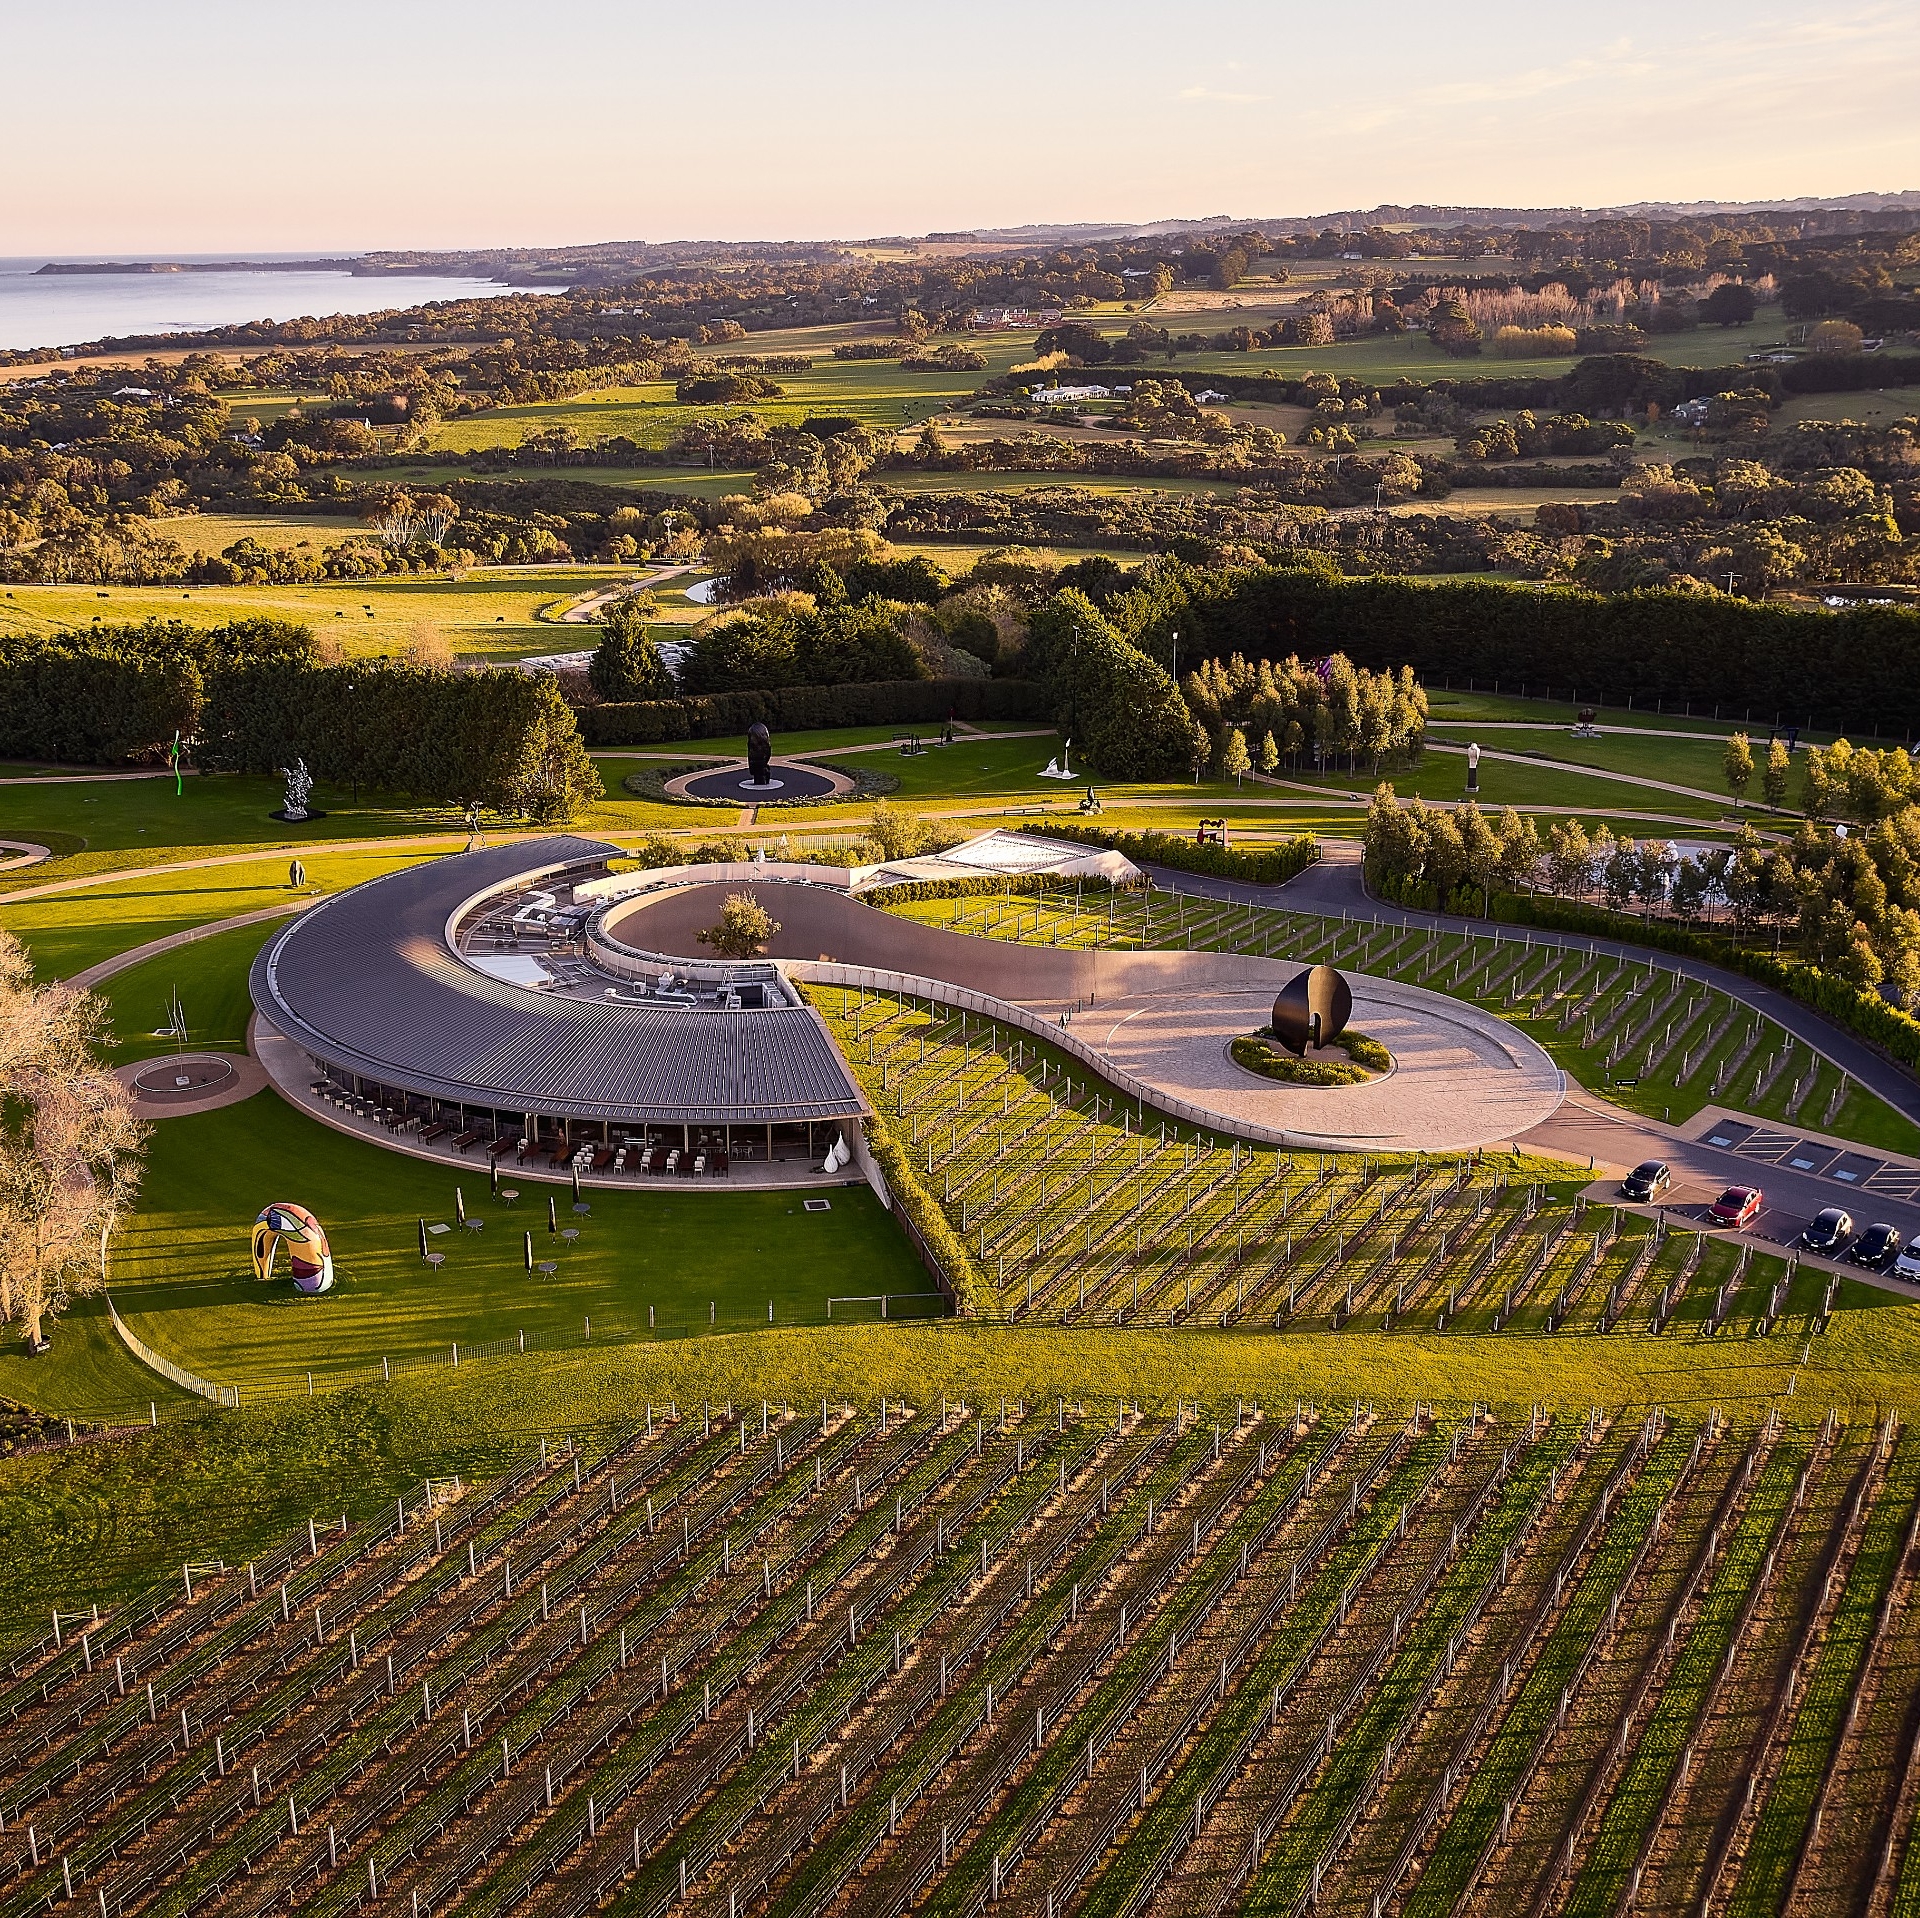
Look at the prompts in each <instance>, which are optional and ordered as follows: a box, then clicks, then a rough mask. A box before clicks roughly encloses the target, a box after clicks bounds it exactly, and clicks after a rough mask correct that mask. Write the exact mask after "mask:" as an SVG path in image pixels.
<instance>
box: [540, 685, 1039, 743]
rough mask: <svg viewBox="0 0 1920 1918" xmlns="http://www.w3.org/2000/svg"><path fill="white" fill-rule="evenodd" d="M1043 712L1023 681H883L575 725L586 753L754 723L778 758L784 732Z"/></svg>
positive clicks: (698, 701) (606, 714)
mask: <svg viewBox="0 0 1920 1918" xmlns="http://www.w3.org/2000/svg"><path fill="white" fill-rule="evenodd" d="M1044 711H1045V704H1044V701H1043V700H1042V698H1041V695H1040V690H1039V688H1038V687H1036V686H1033V685H1031V684H1029V683H1028V682H1027V681H1025V680H1021V679H883V680H875V681H870V682H868V683H867V684H865V685H852V686H783V687H778V688H775V689H773V690H770V691H765V692H751V693H705V694H700V695H696V696H692V697H689V698H685V699H647V700H634V701H631V702H624V703H621V704H617V705H606V706H582V707H580V708H579V709H578V711H577V713H576V715H575V717H576V718H577V719H578V721H579V724H580V736H581V737H582V738H583V739H584V740H585V741H586V742H587V744H588V745H589V746H652V745H657V744H659V743H660V742H662V741H664V740H673V739H725V738H728V737H730V736H731V735H732V734H734V733H744V732H745V731H746V730H747V728H748V727H749V726H751V725H753V724H754V723H755V722H756V721H758V722H760V723H761V724H763V725H765V726H766V727H767V728H768V729H769V730H770V731H772V732H773V733H774V734H775V739H774V750H775V751H776V752H777V751H778V750H779V746H780V741H779V738H778V735H779V733H780V732H781V730H782V729H785V730H788V731H797V730H813V729H816V728H820V727H826V726H904V725H918V726H937V725H939V724H941V723H942V722H944V721H945V720H946V719H947V717H948V716H949V715H950V714H951V715H952V717H954V718H955V719H1038V718H1040V717H1042V715H1043V714H1044Z"/></svg>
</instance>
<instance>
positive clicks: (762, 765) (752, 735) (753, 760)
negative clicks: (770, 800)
mask: <svg viewBox="0 0 1920 1918" xmlns="http://www.w3.org/2000/svg"><path fill="white" fill-rule="evenodd" d="M772 763H773V735H772V734H771V733H770V732H768V731H767V728H766V725H765V722H764V721H761V720H758V719H756V720H755V721H754V722H753V724H752V725H751V726H749V727H748V728H747V776H748V777H749V778H750V779H751V780H752V781H753V783H754V784H755V785H756V786H764V785H765V784H766V783H767V768H768V767H769V766H770V765H772Z"/></svg>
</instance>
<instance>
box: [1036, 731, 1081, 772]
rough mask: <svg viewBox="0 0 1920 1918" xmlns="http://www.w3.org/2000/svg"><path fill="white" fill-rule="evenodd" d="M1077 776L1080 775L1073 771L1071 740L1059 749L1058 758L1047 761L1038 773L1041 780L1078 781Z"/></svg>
mask: <svg viewBox="0 0 1920 1918" xmlns="http://www.w3.org/2000/svg"><path fill="white" fill-rule="evenodd" d="M1079 776H1080V775H1079V774H1078V773H1076V772H1075V771H1074V770H1073V741H1072V740H1071V739H1069V740H1068V741H1067V743H1066V744H1065V745H1064V746H1063V747H1062V748H1061V749H1060V757H1059V758H1058V759H1049V760H1048V761H1047V763H1046V765H1045V766H1044V767H1043V768H1042V769H1041V773H1040V777H1041V778H1042V779H1078V778H1079Z"/></svg>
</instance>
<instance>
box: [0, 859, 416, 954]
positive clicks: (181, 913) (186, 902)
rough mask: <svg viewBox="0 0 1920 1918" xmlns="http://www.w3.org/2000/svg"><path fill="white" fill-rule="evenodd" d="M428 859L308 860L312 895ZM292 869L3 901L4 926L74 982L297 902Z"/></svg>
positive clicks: (163, 879)
mask: <svg viewBox="0 0 1920 1918" xmlns="http://www.w3.org/2000/svg"><path fill="white" fill-rule="evenodd" d="M426 856H427V855H426V854H425V853H422V852H408V853H398V852H391V851H385V850H382V849H380V848H378V847H375V846H369V847H367V848H366V849H365V850H364V851H362V850H358V849H356V850H353V851H348V852H332V853H312V854H304V853H303V854H302V855H301V857H302V859H303V861H304V863H305V865H306V870H307V884H308V887H309V888H310V889H311V888H313V887H319V888H321V889H323V890H325V891H328V892H337V891H340V890H342V889H343V888H345V887H347V886H353V885H358V884H359V883H360V882H361V881H362V880H366V879H373V878H377V877H378V876H379V875H380V874H381V873H383V872H392V871H393V870H395V868H397V867H400V866H405V865H411V864H413V863H414V862H415V861H416V860H418V859H421V858H424V857H426ZM287 867H288V855H287V854H286V853H284V852H278V853H269V854H266V855H264V856H263V857H260V858H257V859H244V860H240V861H237V862H235V863H234V864H231V865H214V866H199V867H187V868H185V869H184V870H180V871H177V872H175V871H169V872H163V873H155V874H152V875H151V876H149V877H146V878H137V879H120V880H115V881H113V882H111V883H109V884H106V885H100V886H89V887H87V888H85V889H84V890H81V891H78V892H69V893H50V894H48V895H46V896H45V897H43V898H39V899H27V900H23V901H20V902H19V903H17V904H13V905H8V904H6V903H5V902H4V901H0V926H4V927H5V928H6V930H7V931H9V932H11V933H13V934H14V935H15V936H16V937H18V938H19V939H21V940H23V941H25V943H26V945H27V948H28V950H29V951H30V952H31V953H32V954H33V959H34V964H35V966H36V968H37V969H38V970H39V972H40V973H41V975H42V976H43V977H51V978H68V977H70V976H71V975H72V974H74V973H76V972H79V971H82V970H83V969H84V968H86V967H88V966H91V965H94V964H96V963H97V962H98V961H100V960H102V959H105V958H109V957H111V956H112V955H113V954H114V953H117V952H125V951H127V950H128V949H129V948H131V947H133V946H139V945H144V944H146V942H147V941H148V940H150V939H159V938H163V937H165V936H166V935H168V934H170V933H175V932H184V931H185V930H186V929H187V928H188V927H190V926H198V925H205V924H208V923H209V922H211V921H213V920H216V919H231V918H233V917H235V916H236V915H237V914H240V913H243V912H257V911H259V910H260V909H261V908H262V907H265V906H272V905H278V904H281V903H282V902H284V901H285V900H287V899H289V898H291V897H293V894H292V893H291V892H290V891H289V889H288V886H287ZM42 870H44V869H42Z"/></svg>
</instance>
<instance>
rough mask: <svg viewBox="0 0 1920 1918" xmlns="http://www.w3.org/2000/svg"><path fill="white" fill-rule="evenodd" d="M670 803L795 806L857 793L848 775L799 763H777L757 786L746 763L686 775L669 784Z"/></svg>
mask: <svg viewBox="0 0 1920 1918" xmlns="http://www.w3.org/2000/svg"><path fill="white" fill-rule="evenodd" d="M664 790H665V794H666V797H667V798H669V799H696V800H705V801H707V802H708V803H712V802H713V801H716V800H717V801H720V802H721V803H723V804H727V805H737V806H766V805H783V804H784V805H792V804H793V803H794V802H795V801H801V802H805V801H819V800H827V799H840V798H844V797H845V796H846V795H847V794H849V793H851V792H852V791H853V790H854V782H853V781H852V780H851V779H849V778H848V777H847V775H846V774H845V773H837V772H828V771H827V770H826V769H825V768H824V767H820V766H803V765H801V764H799V763H798V762H797V761H795V760H791V759H776V760H775V761H774V762H773V764H772V765H771V766H769V767H768V768H767V777H766V779H765V780H764V781H763V782H760V783H756V782H755V780H754V777H753V772H752V769H751V768H750V767H749V766H747V765H746V764H745V762H744V761H743V762H742V763H741V764H739V765H735V766H718V767H714V768H711V769H709V770H708V771H706V772H694V773H682V774H681V775H679V776H678V777H677V778H674V779H669V780H668V781H667V782H666V786H665V789H664Z"/></svg>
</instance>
